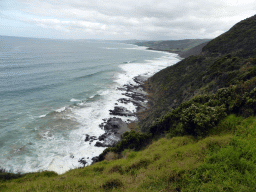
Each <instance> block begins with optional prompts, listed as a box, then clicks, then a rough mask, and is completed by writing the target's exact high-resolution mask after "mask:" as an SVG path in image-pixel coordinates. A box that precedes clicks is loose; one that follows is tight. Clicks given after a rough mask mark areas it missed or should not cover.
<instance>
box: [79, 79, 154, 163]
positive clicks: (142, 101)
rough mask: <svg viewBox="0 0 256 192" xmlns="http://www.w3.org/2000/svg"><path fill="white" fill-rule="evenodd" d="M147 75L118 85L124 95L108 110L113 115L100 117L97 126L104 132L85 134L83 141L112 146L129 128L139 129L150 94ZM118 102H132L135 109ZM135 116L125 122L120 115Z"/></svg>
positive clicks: (93, 161)
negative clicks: (130, 82) (127, 107)
mask: <svg viewBox="0 0 256 192" xmlns="http://www.w3.org/2000/svg"><path fill="white" fill-rule="evenodd" d="M148 78H149V77H145V76H142V75H139V76H135V77H134V78H133V80H134V82H135V83H136V84H137V85H134V84H125V85H124V86H123V87H118V88H117V89H118V90H121V91H123V93H122V95H124V96H125V97H123V98H119V99H118V100H117V101H116V103H115V107H114V109H112V110H109V114H110V115H112V116H113V117H110V118H108V119H102V121H103V122H102V123H101V124H100V125H99V127H100V128H101V129H102V130H104V131H105V133H104V134H102V135H100V136H99V137H98V138H97V137H95V136H90V135H88V134H87V135H86V138H85V142H89V143H90V144H91V143H92V142H93V141H95V140H96V143H95V145H94V146H95V147H114V146H115V145H116V143H117V142H119V141H121V139H122V135H123V133H125V132H127V131H131V130H135V131H140V130H138V129H137V128H136V125H137V123H138V122H139V121H140V120H141V118H142V114H143V113H145V112H146V111H147V110H148V109H149V103H150V101H149V98H150V94H149V93H148V92H147V89H145V84H146V82H147V80H148ZM119 103H122V104H128V103H132V104H133V105H134V106H136V111H134V112H131V111H129V110H127V109H126V108H125V107H122V106H119ZM123 116H125V117H136V118H137V120H135V121H132V120H129V119H128V120H127V122H125V121H124V120H122V119H121V117H123ZM98 157H99V156H95V157H93V158H92V159H91V160H92V163H91V164H93V163H95V162H97V161H98ZM79 163H81V164H82V165H84V166H85V165H86V164H87V162H86V161H85V159H80V160H79Z"/></svg>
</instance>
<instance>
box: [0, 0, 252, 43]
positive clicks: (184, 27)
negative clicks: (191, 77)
mask: <svg viewBox="0 0 256 192" xmlns="http://www.w3.org/2000/svg"><path fill="white" fill-rule="evenodd" d="M255 5H256V4H255V1H254V0H195V1H191V2H189V1H185V0H179V1H173V0H172V1H171V0H125V1H124V0H94V1H91V0H90V1H89V0H2V1H1V2H0V8H1V12H0V21H1V20H2V23H3V24H2V32H0V34H1V33H2V34H1V35H7V34H6V33H7V32H9V33H10V34H12V33H14V32H13V31H15V34H17V36H19V30H18V31H17V30H15V29H20V35H21V36H24V35H22V34H24V33H25V34H27V36H34V37H46V38H47V37H49V38H56V37H59V38H71V39H148V40H165V39H188V38H190V39H191V38H214V37H216V36H218V35H220V34H221V33H223V32H225V31H227V30H228V29H229V28H230V27H231V26H233V25H234V24H235V23H237V22H239V21H240V20H242V19H245V18H247V17H249V16H252V15H254V14H255V10H256V6H255Z"/></svg>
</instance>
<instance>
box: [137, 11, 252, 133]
mask: <svg viewBox="0 0 256 192" xmlns="http://www.w3.org/2000/svg"><path fill="white" fill-rule="evenodd" d="M255 45H256V15H255V16H252V17H250V18H248V19H245V20H243V21H241V22H239V23H238V24H236V25H235V26H234V27H232V28H231V29H230V30H229V31H227V32H226V33H224V34H222V35H220V36H219V37H217V38H215V39H213V40H212V41H210V42H209V43H208V44H207V45H206V46H205V47H203V49H202V52H201V54H199V55H197V56H190V57H188V58H186V59H184V60H182V61H180V62H179V63H177V64H176V65H174V66H170V67H168V68H166V69H164V70H162V71H160V72H159V73H157V74H155V75H154V76H153V77H151V78H150V79H149V80H148V82H147V83H148V84H149V85H150V86H149V87H150V89H151V91H152V92H153V93H154V94H153V96H152V106H151V110H150V112H149V114H148V115H147V116H146V117H145V118H144V119H143V120H142V121H141V122H140V126H141V129H142V131H145V132H146V131H148V127H150V126H151V125H152V123H153V122H154V121H155V120H156V118H159V117H161V116H163V115H164V114H166V113H167V112H169V111H172V110H173V109H174V108H176V107H177V106H179V104H181V103H182V102H184V101H188V100H189V99H191V98H193V97H194V96H196V95H201V94H208V93H215V92H216V91H217V90H218V89H220V88H223V87H228V86H230V85H235V84H237V83H239V82H241V81H246V80H248V79H251V78H253V77H254V76H256V59H255V56H256V46H255Z"/></svg>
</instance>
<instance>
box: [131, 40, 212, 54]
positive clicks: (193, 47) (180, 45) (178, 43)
mask: <svg viewBox="0 0 256 192" xmlns="http://www.w3.org/2000/svg"><path fill="white" fill-rule="evenodd" d="M209 41H210V40H209V39H185V40H169V41H143V42H136V43H134V44H135V45H139V46H145V47H148V49H149V50H158V51H168V52H171V53H177V54H179V55H180V56H181V57H183V58H186V57H188V56H191V55H197V54H199V53H200V52H201V50H202V47H203V46H204V45H205V44H207V42H209Z"/></svg>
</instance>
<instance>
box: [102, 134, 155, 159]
mask: <svg viewBox="0 0 256 192" xmlns="http://www.w3.org/2000/svg"><path fill="white" fill-rule="evenodd" d="M151 138H152V135H151V134H146V133H138V132H135V131H130V132H125V133H124V134H123V135H122V139H121V141H119V142H118V143H117V144H116V146H115V147H109V148H107V149H105V150H104V151H103V153H101V154H100V156H99V161H102V160H104V159H105V156H106V154H107V153H109V152H114V153H119V154H120V153H121V152H122V151H124V150H125V149H132V150H135V151H137V150H139V149H141V148H142V147H144V146H146V145H147V144H149V142H150V141H151Z"/></svg>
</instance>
